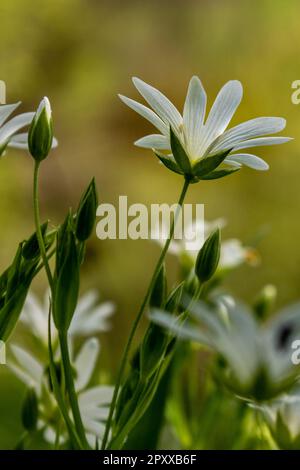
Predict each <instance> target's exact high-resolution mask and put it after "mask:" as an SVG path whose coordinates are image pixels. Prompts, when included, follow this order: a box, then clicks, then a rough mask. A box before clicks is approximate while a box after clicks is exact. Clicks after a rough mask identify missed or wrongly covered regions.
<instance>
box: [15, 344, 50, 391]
mask: <svg viewBox="0 0 300 470" xmlns="http://www.w3.org/2000/svg"><path fill="white" fill-rule="evenodd" d="M11 350H12V352H13V354H14V356H15V358H16V360H17V362H18V364H17V367H20V368H21V369H23V370H24V372H25V373H26V374H28V375H29V377H30V378H31V379H32V382H33V383H34V384H35V385H38V384H40V383H41V380H42V377H43V367H42V365H41V364H40V363H39V362H38V361H37V360H36V359H35V358H34V357H33V356H31V354H29V353H28V352H27V351H24V349H22V348H20V347H19V346H15V345H12V346H11Z"/></svg>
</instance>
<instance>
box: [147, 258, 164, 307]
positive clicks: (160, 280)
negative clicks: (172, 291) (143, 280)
mask: <svg viewBox="0 0 300 470" xmlns="http://www.w3.org/2000/svg"><path fill="white" fill-rule="evenodd" d="M166 289H167V279H166V268H165V264H163V265H162V267H161V270H160V271H159V273H158V275H157V278H156V280H155V283H154V286H153V289H152V292H151V296H150V300H149V305H150V307H157V308H160V307H162V306H163V304H164V302H165V297H166Z"/></svg>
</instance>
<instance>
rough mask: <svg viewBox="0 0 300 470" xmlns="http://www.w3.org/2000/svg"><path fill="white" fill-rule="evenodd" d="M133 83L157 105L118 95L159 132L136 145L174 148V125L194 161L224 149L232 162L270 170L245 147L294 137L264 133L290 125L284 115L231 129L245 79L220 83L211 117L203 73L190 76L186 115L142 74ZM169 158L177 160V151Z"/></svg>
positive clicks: (165, 148) (149, 101) (283, 140)
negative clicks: (229, 126)
mask: <svg viewBox="0 0 300 470" xmlns="http://www.w3.org/2000/svg"><path fill="white" fill-rule="evenodd" d="M133 83H134V85H135V87H136V88H137V90H138V91H139V92H140V94H141V95H142V96H143V98H144V99H145V100H146V101H147V103H148V104H149V106H150V108H152V109H150V108H148V107H146V106H144V105H143V104H140V103H138V102H136V101H134V100H132V99H130V98H127V97H125V96H122V95H119V96H120V98H121V100H122V101H123V102H124V103H125V104H126V105H128V106H129V107H130V108H132V109H133V110H134V111H136V112H137V113H139V114H140V115H141V116H143V117H144V118H145V119H147V120H148V121H150V122H151V124H153V125H154V126H155V127H156V128H157V129H158V130H159V132H160V134H151V135H147V136H146V137H143V138H141V139H139V140H137V141H136V142H135V145H137V146H139V147H145V148H151V149H155V150H167V151H170V150H171V144H170V127H171V128H172V129H173V131H174V132H175V134H176V135H177V137H178V138H179V140H180V142H181V145H182V146H183V148H184V150H185V152H186V154H187V156H188V158H189V160H190V162H191V164H192V165H194V164H195V163H196V162H198V161H200V160H202V159H203V158H206V157H210V156H212V155H215V154H216V153H219V152H221V151H226V150H231V151H230V153H229V155H228V156H227V157H226V159H225V163H227V164H228V165H230V166H232V167H237V168H239V167H241V166H242V165H246V166H248V167H250V168H253V169H255V170H267V169H268V164H267V163H266V162H265V161H264V160H262V159H261V158H259V157H257V156H256V155H252V154H249V153H245V149H247V148H251V147H260V146H265V145H274V144H282V143H284V142H287V141H288V140H290V139H289V138H288V137H265V136H268V135H270V134H274V133H277V132H280V131H281V130H283V129H284V128H285V125H286V121H285V119H283V118H280V117H260V118H255V119H251V120H249V121H246V122H243V123H242V124H239V125H237V126H235V127H232V128H230V129H229V130H226V129H227V127H228V125H229V123H230V121H231V119H232V117H233V115H234V113H235V111H236V109H237V107H238V106H239V104H240V102H241V99H242V95H243V88H242V85H241V83H240V82H239V81H237V80H231V81H229V82H227V83H226V84H225V85H224V86H223V88H221V90H220V92H219V94H218V96H217V98H216V100H215V102H214V104H213V106H212V108H211V110H210V112H209V113H208V116H207V118H206V120H205V114H206V93H205V90H204V88H203V86H202V83H201V81H200V80H199V78H198V77H196V76H194V77H192V79H191V80H190V83H189V87H188V92H187V96H186V100H185V104H184V109H183V115H181V114H180V113H179V111H178V110H177V109H176V107H175V106H174V105H173V104H172V103H171V102H170V101H169V99H168V98H167V97H166V96H164V95H163V94H162V93H161V92H160V91H158V90H157V89H155V88H153V87H152V86H150V85H148V84H147V83H145V82H143V81H142V80H140V79H139V78H133ZM262 136H263V137H262ZM231 152H236V153H231ZM169 158H170V159H172V160H173V157H172V155H169Z"/></svg>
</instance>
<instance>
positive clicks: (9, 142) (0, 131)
mask: <svg viewBox="0 0 300 470" xmlns="http://www.w3.org/2000/svg"><path fill="white" fill-rule="evenodd" d="M20 104H21V103H20V102H19V103H15V104H4V105H1V106H0V155H2V154H3V152H4V151H5V149H6V147H14V148H20V149H28V143H27V141H28V133H27V132H25V133H24V132H23V133H19V131H20V130H21V129H23V128H24V127H26V126H28V125H29V124H31V121H32V119H33V117H34V115H35V113H22V114H18V115H17V116H14V117H13V118H11V119H9V117H10V116H11V114H12V113H13V112H14V111H15V110H16V109H17V107H18V106H19V105H20ZM52 146H53V147H56V146H57V140H56V139H54V140H53V143H52Z"/></svg>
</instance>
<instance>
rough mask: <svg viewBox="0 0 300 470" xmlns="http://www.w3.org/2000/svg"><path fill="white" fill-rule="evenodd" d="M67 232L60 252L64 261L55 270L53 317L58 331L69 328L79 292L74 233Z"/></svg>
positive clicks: (64, 330)
mask: <svg viewBox="0 0 300 470" xmlns="http://www.w3.org/2000/svg"><path fill="white" fill-rule="evenodd" d="M68 232H69V233H67V244H64V247H63V250H62V251H61V253H60V256H61V259H63V258H64V262H63V263H62V264H61V265H60V266H59V270H58V271H57V280H56V282H55V298H54V308H53V319H54V323H55V326H56V328H57V329H58V330H59V331H60V332H66V331H68V329H69V326H70V323H71V320H72V318H73V314H74V311H75V308H76V305H77V300H78V294H79V261H78V254H77V247H76V242H75V235H74V233H73V232H72V231H71V230H69V231H68Z"/></svg>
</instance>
